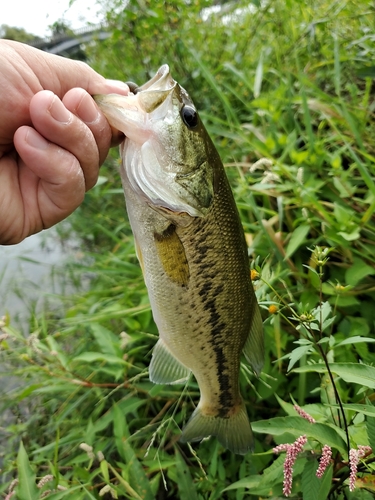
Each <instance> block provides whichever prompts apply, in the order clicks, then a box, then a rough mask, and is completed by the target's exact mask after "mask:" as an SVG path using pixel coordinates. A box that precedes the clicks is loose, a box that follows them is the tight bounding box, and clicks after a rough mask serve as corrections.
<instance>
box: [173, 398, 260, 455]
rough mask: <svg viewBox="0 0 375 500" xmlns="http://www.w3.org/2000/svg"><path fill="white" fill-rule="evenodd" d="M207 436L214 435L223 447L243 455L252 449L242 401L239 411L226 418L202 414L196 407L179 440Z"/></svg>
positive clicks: (248, 424) (198, 439)
mask: <svg viewBox="0 0 375 500" xmlns="http://www.w3.org/2000/svg"><path fill="white" fill-rule="evenodd" d="M208 436H216V437H217V439H218V441H219V443H220V444H222V445H223V446H224V447H225V448H228V450H230V451H232V452H233V453H237V454H239V455H245V454H246V453H248V452H249V451H253V449H254V437H253V432H252V430H251V425H250V422H249V418H248V416H247V412H246V408H245V405H244V404H243V403H242V405H241V407H240V409H239V411H238V412H237V413H236V414H235V415H233V416H231V417H227V418H222V417H214V416H211V415H204V414H203V412H202V410H201V409H200V408H199V405H198V407H197V408H196V409H195V411H194V413H193V415H192V416H191V417H190V420H189V421H188V423H187V424H186V426H185V427H184V429H183V430H182V435H181V437H180V441H181V442H182V443H186V442H188V441H201V440H202V439H203V438H205V437H208Z"/></svg>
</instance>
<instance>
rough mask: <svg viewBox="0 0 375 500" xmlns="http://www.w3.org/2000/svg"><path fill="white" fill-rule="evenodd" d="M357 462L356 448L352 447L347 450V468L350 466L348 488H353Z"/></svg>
mask: <svg viewBox="0 0 375 500" xmlns="http://www.w3.org/2000/svg"><path fill="white" fill-rule="evenodd" d="M358 462H359V453H358V450H355V449H354V448H352V449H351V450H350V451H349V468H350V476H349V490H350V491H354V489H355V481H356V479H357V465H358Z"/></svg>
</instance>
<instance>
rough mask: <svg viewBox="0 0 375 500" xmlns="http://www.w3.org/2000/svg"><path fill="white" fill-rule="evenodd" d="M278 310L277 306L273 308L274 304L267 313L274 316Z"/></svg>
mask: <svg viewBox="0 0 375 500" xmlns="http://www.w3.org/2000/svg"><path fill="white" fill-rule="evenodd" d="M278 310H279V308H278V307H277V306H275V305H274V304H271V305H270V306H269V308H268V312H269V313H270V314H276V313H277V311H278Z"/></svg>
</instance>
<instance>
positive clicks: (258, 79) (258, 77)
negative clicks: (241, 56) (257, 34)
mask: <svg viewBox="0 0 375 500" xmlns="http://www.w3.org/2000/svg"><path fill="white" fill-rule="evenodd" d="M262 80H263V52H261V53H260V57H259V61H258V65H257V69H256V71H255V79H254V98H255V99H256V98H257V97H259V96H260V90H261V88H262Z"/></svg>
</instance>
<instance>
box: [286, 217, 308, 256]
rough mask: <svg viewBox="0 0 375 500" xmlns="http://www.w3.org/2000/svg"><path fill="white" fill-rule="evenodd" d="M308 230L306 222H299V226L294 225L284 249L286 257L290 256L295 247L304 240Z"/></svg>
mask: <svg viewBox="0 0 375 500" xmlns="http://www.w3.org/2000/svg"><path fill="white" fill-rule="evenodd" d="M309 231H310V226H309V225H308V224H301V225H300V226H298V227H296V229H295V230H294V231H293V233H292V236H291V237H290V240H289V243H288V245H287V247H286V250H285V258H286V259H287V258H289V257H291V256H292V255H293V254H294V252H295V251H296V250H297V248H298V247H300V246H301V245H302V244H303V243H304V242H305V238H306V236H307V234H308V233H309Z"/></svg>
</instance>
